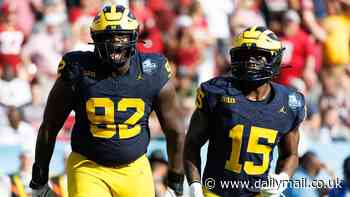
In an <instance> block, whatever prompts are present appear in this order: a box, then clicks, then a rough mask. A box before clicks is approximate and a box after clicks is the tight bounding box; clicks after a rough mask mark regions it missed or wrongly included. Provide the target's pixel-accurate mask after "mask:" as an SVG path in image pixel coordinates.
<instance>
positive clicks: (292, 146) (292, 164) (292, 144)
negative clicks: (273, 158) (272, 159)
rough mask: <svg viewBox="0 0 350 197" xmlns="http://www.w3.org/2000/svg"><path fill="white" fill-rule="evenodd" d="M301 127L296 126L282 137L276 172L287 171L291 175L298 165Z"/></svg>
mask: <svg viewBox="0 0 350 197" xmlns="http://www.w3.org/2000/svg"><path fill="white" fill-rule="evenodd" d="M298 144H299V129H298V128H295V129H293V130H292V131H290V132H288V133H287V134H286V135H284V136H283V137H282V138H281V141H280V143H279V146H278V150H279V156H278V160H277V168H276V173H281V172H285V173H287V174H288V176H289V177H291V176H292V175H293V174H294V171H295V170H296V168H297V167H298V164H299V163H298V161H299V158H298Z"/></svg>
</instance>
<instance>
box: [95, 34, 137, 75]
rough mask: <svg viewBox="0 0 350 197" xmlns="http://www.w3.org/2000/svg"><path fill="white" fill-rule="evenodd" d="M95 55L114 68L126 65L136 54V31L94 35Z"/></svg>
mask: <svg viewBox="0 0 350 197" xmlns="http://www.w3.org/2000/svg"><path fill="white" fill-rule="evenodd" d="M93 40H94V44H95V53H96V54H97V55H98V57H99V58H100V59H101V60H102V61H103V62H106V63H107V64H108V65H110V66H112V68H114V69H115V68H119V67H122V66H123V65H125V63H126V62H127V61H128V60H129V58H130V57H131V56H132V55H133V54H134V53H135V49H136V42H137V33H136V31H124V32H120V31H119V32H103V33H96V34H94V35H93Z"/></svg>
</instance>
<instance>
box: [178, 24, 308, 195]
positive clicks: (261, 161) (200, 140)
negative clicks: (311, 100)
mask: <svg viewBox="0 0 350 197" xmlns="http://www.w3.org/2000/svg"><path fill="white" fill-rule="evenodd" d="M282 52H283V47H282V44H281V42H280V41H279V39H278V38H277V36H276V35H275V34H274V33H273V32H272V31H270V30H268V29H266V28H264V27H258V26H253V27H251V28H248V29H246V30H245V31H243V32H242V33H241V34H240V35H239V36H238V37H237V38H236V39H235V40H234V43H233V48H232V49H231V50H230V56H231V67H230V68H231V73H230V74H228V75H227V76H220V77H217V78H214V79H212V80H209V81H207V82H205V83H202V84H201V86H200V88H199V89H198V94H197V100H196V104H197V109H196V110H195V112H194V114H193V116H192V119H191V123H190V128H189V131H188V134H187V136H186V142H185V153H184V156H185V161H184V162H185V171H186V176H187V178H188V182H189V183H190V189H191V194H192V196H195V197H201V196H203V195H204V196H224V197H229V196H264V197H265V196H273V197H277V196H280V195H281V193H282V192H283V190H284V189H285V188H286V186H287V184H284V185H266V184H260V186H261V187H260V188H257V187H259V185H258V184H256V183H259V182H260V183H262V181H266V180H267V179H273V180H274V181H272V182H274V183H276V182H277V181H279V183H282V181H284V182H285V183H286V181H287V180H288V179H289V177H290V176H292V174H293V172H294V170H295V169H296V168H297V166H298V152H297V147H298V141H299V131H298V127H299V125H300V123H301V122H302V121H303V119H304V117H305V103H304V97H303V95H302V94H300V93H298V92H294V91H292V90H290V89H288V88H287V87H284V86H282V85H279V84H276V83H273V82H271V79H272V78H273V77H274V76H275V75H277V74H278V72H279V69H280V64H281V58H282ZM207 140H209V147H208V154H207V162H206V166H205V170H204V176H203V179H202V181H203V182H205V180H207V179H208V178H211V179H209V180H210V181H211V180H214V181H215V183H216V184H215V186H214V185H213V184H211V183H212V182H210V185H204V189H203V190H202V186H201V177H200V174H201V173H200V169H201V168H200V163H201V161H200V148H201V147H202V146H203V144H204V143H205V142H206V141H207ZM276 146H278V148H279V157H278V160H277V168H276V170H275V172H273V171H272V172H273V173H270V174H269V170H270V163H271V160H272V156H273V149H274V148H275V147H276ZM220 181H232V182H231V183H233V184H239V183H243V182H245V183H247V184H248V183H249V185H248V186H243V185H238V186H237V187H236V188H234V187H232V188H223V187H222V185H221V184H220ZM278 186H279V187H278ZM203 192H204V193H203Z"/></svg>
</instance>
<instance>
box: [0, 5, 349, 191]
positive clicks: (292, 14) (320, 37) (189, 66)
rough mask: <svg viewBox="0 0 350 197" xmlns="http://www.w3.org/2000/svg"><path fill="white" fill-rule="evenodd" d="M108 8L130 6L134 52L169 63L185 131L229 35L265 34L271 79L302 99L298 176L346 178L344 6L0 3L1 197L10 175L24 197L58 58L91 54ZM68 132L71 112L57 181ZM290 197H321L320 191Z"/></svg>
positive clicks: (156, 144)
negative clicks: (260, 29)
mask: <svg viewBox="0 0 350 197" xmlns="http://www.w3.org/2000/svg"><path fill="white" fill-rule="evenodd" d="M110 2H119V3H122V4H129V6H130V7H131V10H132V12H133V13H134V15H135V16H136V18H137V19H138V20H139V21H140V23H142V27H141V34H140V36H139V38H140V39H143V40H145V41H146V43H147V44H143V43H140V44H139V45H138V49H139V50H140V51H142V52H161V53H164V54H165V55H166V56H167V58H168V59H169V61H170V62H171V64H172V67H173V68H172V69H173V73H175V74H174V75H173V80H174V81H175V82H176V86H177V93H178V96H179V98H180V100H181V104H182V108H183V110H182V111H183V116H185V117H186V120H187V124H188V122H189V119H190V116H191V113H192V112H193V110H194V108H195V105H194V96H195V90H196V87H197V86H198V84H199V83H201V82H203V81H206V80H208V79H210V78H212V77H214V76H216V75H219V74H221V73H224V72H227V65H228V64H229V57H228V50H229V48H230V42H231V39H232V37H233V36H235V35H237V34H238V33H240V32H241V31H242V30H243V29H245V28H247V27H249V26H251V25H262V26H267V27H269V28H270V29H272V30H273V31H274V32H276V33H277V34H278V35H279V36H280V38H281V39H282V40H283V44H284V46H285V48H286V50H285V54H284V58H283V64H285V65H290V66H291V68H286V69H283V70H282V73H281V75H280V76H279V77H278V78H277V79H276V81H277V82H279V83H282V84H285V85H287V86H290V87H292V88H295V89H297V90H299V91H301V92H302V93H304V95H305V96H306V100H307V106H308V113H307V118H306V121H305V123H304V124H303V126H302V128H301V142H300V147H299V152H300V156H302V155H304V156H305V157H303V162H302V164H303V165H301V166H300V169H298V173H297V174H296V176H297V177H296V178H301V177H307V178H308V179H310V180H311V179H316V178H320V179H335V178H336V177H340V178H343V177H344V175H343V161H344V159H345V158H346V157H348V156H350V143H349V142H350V99H349V98H348V97H349V95H350V1H349V0H216V1H213V0H178V1H171V0H130V1H128V0H119V1H103V0H100V1H99V0H0V196H1V197H3V196H4V197H5V196H9V195H10V194H9V192H11V191H10V189H11V187H10V184H11V182H10V179H9V175H11V177H13V175H20V176H19V177H20V178H21V180H22V182H23V185H24V188H25V189H24V191H25V192H30V190H29V188H28V183H29V180H30V175H31V172H30V170H31V164H32V161H33V151H34V143H35V140H36V133H37V130H38V127H39V125H40V122H41V119H42V114H43V109H44V106H45V101H46V97H47V95H48V92H49V90H50V88H51V86H52V85H53V82H54V80H55V78H56V70H57V67H58V62H59V60H60V57H61V56H62V55H63V54H64V53H65V52H68V51H72V50H83V51H84V50H93V46H92V45H89V44H88V43H89V42H91V38H90V35H89V25H90V23H91V21H92V19H93V16H94V14H95V13H96V12H97V10H98V9H99V8H101V7H102V6H103V5H104V4H106V3H110ZM62 99H64V98H62ZM73 124H74V114H71V115H70V117H69V118H68V120H67V121H66V124H65V126H64V128H63V129H62V131H61V132H60V135H59V137H58V141H57V146H56V150H55V153H54V156H53V161H52V162H51V168H50V175H51V176H52V177H54V176H57V175H62V174H64V170H63V169H64V158H65V156H66V155H67V154H68V152H69V151H70V147H69V143H70V141H69V136H70V131H71V128H72V125H73ZM149 124H150V128H151V135H152V141H151V144H150V147H149V150H148V153H149V155H150V158H151V162H152V168H153V171H154V172H153V173H154V179H155V182H156V187H157V190H156V191H157V193H158V195H159V196H162V192H164V189H165V187H164V182H163V180H164V177H165V174H166V167H167V166H166V156H165V155H166V152H165V141H164V136H163V134H162V131H161V127H160V125H159V123H158V121H157V119H156V116H155V115H154V114H153V115H152V116H151V117H150V121H149ZM305 153H306V154H305ZM202 155H205V148H204V149H203V154H202ZM310 155H311V156H310ZM204 159H205V158H204ZM349 168H350V166H349ZM14 187H16V186H12V192H14V191H15V189H14ZM289 192H290V194H288V195H287V196H321V195H327V192H328V189H327V188H324V189H322V190H316V189H301V190H298V191H293V189H292V188H291V189H290V191H289ZM185 195H186V193H185ZM61 196H64V195H63V194H62V195H61Z"/></svg>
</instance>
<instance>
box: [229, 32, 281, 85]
mask: <svg viewBox="0 0 350 197" xmlns="http://www.w3.org/2000/svg"><path fill="white" fill-rule="evenodd" d="M283 50H284V48H283V47H282V42H281V41H280V40H279V39H278V37H277V36H276V35H275V34H274V33H273V32H272V31H271V30H269V29H267V28H265V27H261V26H253V27H250V28H248V29H246V30H244V31H243V32H242V33H241V34H239V35H238V36H237V37H236V39H235V40H234V42H233V48H231V49H230V57H231V70H232V75H233V77H234V78H235V79H238V80H243V81H251V82H257V81H265V80H269V79H271V78H273V77H274V76H275V75H277V74H278V73H279V70H280V66H281V60H282V55H283Z"/></svg>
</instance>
